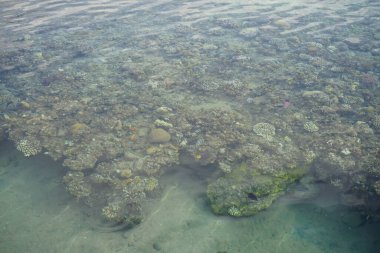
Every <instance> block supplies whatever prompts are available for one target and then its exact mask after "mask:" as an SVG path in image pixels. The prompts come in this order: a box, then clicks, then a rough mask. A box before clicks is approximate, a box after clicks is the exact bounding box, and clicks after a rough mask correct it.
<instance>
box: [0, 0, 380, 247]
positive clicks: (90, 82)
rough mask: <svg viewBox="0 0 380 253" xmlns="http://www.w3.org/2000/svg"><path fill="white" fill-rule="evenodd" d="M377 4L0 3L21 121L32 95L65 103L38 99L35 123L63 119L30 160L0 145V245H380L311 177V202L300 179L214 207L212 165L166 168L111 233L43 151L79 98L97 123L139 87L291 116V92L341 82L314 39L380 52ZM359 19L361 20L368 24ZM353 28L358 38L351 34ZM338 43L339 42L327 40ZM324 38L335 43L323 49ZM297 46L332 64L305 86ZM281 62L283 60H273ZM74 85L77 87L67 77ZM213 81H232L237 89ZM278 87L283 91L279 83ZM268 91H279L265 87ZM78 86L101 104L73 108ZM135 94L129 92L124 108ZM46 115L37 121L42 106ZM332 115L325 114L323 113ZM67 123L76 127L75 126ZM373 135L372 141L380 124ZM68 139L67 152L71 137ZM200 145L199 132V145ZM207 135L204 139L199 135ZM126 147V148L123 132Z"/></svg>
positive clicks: (8, 82)
mask: <svg viewBox="0 0 380 253" xmlns="http://www.w3.org/2000/svg"><path fill="white" fill-rule="evenodd" d="M377 11H379V12H377ZM378 13H380V4H379V3H378V2H377V1H364V0H359V1H348V0H347V1H346V0H342V1H339V0H338V1H335V0H334V1H308V0H296V1H285V0H274V1H265V2H262V1H256V0H254V1H234V0H226V1H219V0H218V1H210V0H199V1H169V0H167V1H165V0H159V1H121V0H120V1H119V0H118V1H111V0H109V1H107V0H104V1H98V0H92V1H57V0H49V1H22V0H18V1H7V0H5V1H1V2H0V24H1V26H0V46H1V53H2V59H1V60H0V67H1V71H0V75H1V76H0V88H1V89H4V90H6V91H7V92H10V93H13V95H14V97H17V96H18V95H19V94H22V95H20V96H19V97H21V99H25V100H26V101H29V103H26V104H25V103H24V104H21V107H24V108H23V109H25V111H26V114H27V115H26V116H25V118H26V117H29V116H30V115H29V114H28V113H27V110H29V109H30V108H29V107H33V105H34V102H35V101H37V102H35V104H49V103H50V102H51V101H53V103H54V101H58V100H60V99H62V102H60V103H58V102H57V106H56V105H54V106H51V107H48V109H46V108H44V109H41V108H33V109H32V110H33V111H34V112H35V113H36V115H37V114H38V115H39V116H38V117H35V118H32V119H31V120H30V124H31V126H33V125H36V126H38V124H39V123H38V121H46V120H47V121H50V120H51V121H57V122H59V121H60V118H59V117H60V116H62V124H61V125H59V124H56V126H55V127H57V128H56V129H55V128H54V131H56V132H57V134H56V135H57V136H55V137H57V138H55V137H54V138H53V137H51V142H52V144H51V146H50V145H47V144H46V142H45V143H44V145H45V146H44V150H43V152H40V154H38V155H37V156H30V157H24V156H23V154H22V153H21V152H19V151H18V150H17V149H16V148H15V147H14V146H15V145H14V144H13V143H10V142H8V141H7V140H3V141H2V142H1V144H0V253H3V252H4V253H11V252H28V253H37V252H39V253H41V252H47V253H48V252H49V253H53V252H57V253H61V252H62V253H64V252H84V253H85V252H92V253H97V252H99V253H100V252H128V253H154V252H163V253H164V252H165V253H174V252H182V253H191V252H194V253H195V252H196V253H227V252H228V253H233V252H234V253H237V252H240V253H251V252H255V253H287V252H289V253H290V252H292V253H298V252H308V253H322V252H326V253H327V252H334V253H340V252H342V253H343V252H344V253H359V252H360V253H377V252H380V224H379V223H378V222H377V223H376V222H372V220H370V219H369V220H368V221H366V220H365V218H364V217H363V216H362V215H361V213H360V212H358V211H356V209H355V208H352V207H349V206H347V205H346V204H347V203H346V202H344V201H342V199H341V197H340V196H339V193H338V192H337V190H336V189H335V188H334V187H332V186H331V185H328V184H326V183H320V184H318V185H316V187H317V188H318V194H317V196H315V195H313V198H299V197H297V195H296V193H297V187H296V186H293V188H292V187H290V188H289V190H288V191H287V194H285V195H284V196H282V197H280V198H279V199H278V200H277V201H276V202H275V203H274V204H273V205H272V206H270V208H268V209H267V210H265V211H262V212H260V213H258V214H256V215H255V216H253V217H248V218H236V217H227V216H216V215H214V214H213V213H212V212H211V210H210V207H209V205H208V202H207V197H206V196H205V195H206V194H205V192H206V189H207V184H208V180H209V179H208V178H207V175H205V174H207V173H205V174H202V173H194V171H193V170H192V169H190V168H188V167H185V166H180V165H178V166H175V167H174V168H173V169H171V170H168V172H166V173H164V174H163V175H162V176H161V178H160V184H161V185H162V193H161V194H160V196H159V197H157V198H154V199H152V200H150V201H146V202H145V203H143V206H144V211H143V212H144V219H143V222H142V223H141V224H139V225H138V226H136V227H134V228H133V229H130V230H122V231H116V232H110V231H109V229H108V227H106V226H104V224H102V223H101V221H99V213H96V211H93V210H91V208H89V207H88V206H87V205H85V204H84V203H82V202H80V201H77V200H76V199H75V198H74V197H73V196H71V195H70V194H69V193H68V191H67V190H66V189H65V184H64V183H63V182H62V178H63V177H64V176H65V175H66V173H67V171H68V168H67V167H64V166H62V165H61V164H62V160H61V159H60V158H61V157H60V156H57V158H58V161H54V160H52V159H51V158H50V157H49V155H50V156H52V157H53V158H55V155H56V153H54V152H55V150H54V148H53V147H55V146H54V145H55V144H54V142H56V141H58V140H59V141H61V139H62V138H61V137H62V136H60V134H61V133H60V131H61V129H64V127H62V125H65V124H73V125H75V124H74V123H75V121H74V120H67V118H68V117H69V116H70V115H68V114H69V113H72V112H68V111H69V110H68V111H67V112H66V111H65V108H70V106H72V108H74V109H73V111H75V113H78V115H79V116H73V118H75V117H77V118H82V117H83V118H86V117H91V115H90V116H88V115H89V114H90V113H94V114H93V115H92V116H94V115H95V117H94V118H93V121H92V122H95V121H96V120H98V119H97V118H101V117H103V116H104V115H108V114H107V110H114V109H115V110H117V106H115V105H117V104H118V103H120V100H123V99H125V100H127V99H131V100H133V99H135V97H134V96H136V94H139V93H136V94H134V93H132V92H131V95H130V94H129V91H128V89H130V90H131V91H133V90H134V89H146V90H147V91H149V94H153V95H154V97H155V99H159V98H162V99H163V100H169V101H170V103H169V104H170V105H171V106H172V107H175V106H176V105H178V107H180V106H181V105H184V106H185V107H186V106H189V108H190V107H191V108H196V107H197V106H200V105H202V106H204V107H205V108H207V107H208V106H210V107H211V108H213V107H221V108H227V109H230V108H233V109H234V110H237V111H239V108H245V109H247V108H248V109H247V110H249V111H250V112H252V115H254V117H257V119H258V122H260V120H261V121H265V119H266V117H267V114H268V113H270V114H271V115H275V116H276V115H280V114H286V110H287V107H288V106H290V107H289V110H288V111H293V110H294V111H296V110H297V108H295V106H296V105H297V104H300V105H302V103H300V102H299V100H297V99H298V98H297V97H294V98H293V97H292V92H293V91H295V90H297V87H299V89H300V90H302V89H304V88H305V87H306V89H309V90H313V89H312V88H310V87H311V86H313V85H315V80H317V79H326V80H327V79H329V78H331V79H340V80H343V81H347V80H348V77H346V73H345V72H344V71H345V70H344V69H343V70H342V69H340V68H338V67H337V68H333V67H334V66H332V65H331V62H334V60H335V58H334V57H331V58H329V59H328V60H331V62H326V59H323V57H322V56H321V55H322V53H321V55H319V51H318V50H320V49H321V48H320V47H325V48H324V49H323V50H325V51H327V50H331V54H334V52H336V51H335V50H341V49H339V48H338V49H337V47H338V46H342V47H347V49H346V48H345V49H344V50H342V51H343V52H346V53H347V54H345V55H344V56H345V57H350V56H352V55H353V54H351V53H350V52H349V49H350V47H352V49H354V50H357V51H360V55H359V56H357V57H358V58H357V59H358V62H360V61H361V60H362V59H363V58H365V57H366V56H369V55H371V53H372V55H371V57H372V56H373V55H376V54H380V51H375V50H376V46H373V47H372V52H367V51H366V44H367V45H368V43H369V44H371V45H377V46H378V47H379V48H380V45H379V43H378V42H376V41H375V38H377V40H379V39H380V30H379V29H378V28H374V27H373V26H374V25H373V23H371V22H373V21H374V20H376V21H377V22H378V23H380V16H379V14H378ZM366 26H368V27H369V28H370V29H368V30H366V29H364V28H363V27H366ZM252 27H253V28H254V29H250V28H252ZM256 27H260V29H256ZM266 33H268V35H265V34H266ZM375 33H377V36H375V35H373V34H375ZM335 35H336V36H338V35H339V36H340V37H339V38H335V37H334V36H335ZM354 35H358V37H360V38H365V41H364V42H363V41H360V42H358V41H356V39H357V37H355V36H354ZM258 37H259V38H260V39H256V38H258ZM297 37H300V38H302V39H305V41H306V42H307V43H310V44H308V46H307V47H308V48H307V49H306V51H308V52H309V53H310V55H312V56H313V57H311V58H310V57H309V58H302V57H308V56H307V55H306V56H305V54H303V55H302V53H301V54H299V53H298V51H297V50H301V49H299V48H297V47H295V46H294V45H295V44H297V43H300V42H299V41H298V39H297ZM289 38H290V39H289ZM369 38H371V39H372V40H373V41H371V39H369ZM345 39H346V40H347V41H348V42H347V41H346V44H344V43H342V44H339V43H335V42H336V41H337V40H342V41H344V40H345ZM326 41H328V42H326ZM306 42H305V43H306ZM292 43H294V44H292ZM307 43H306V44H307ZM329 43H331V45H334V46H331V47H327V46H326V44H329ZM334 43H335V44H334ZM376 43H377V44H376ZM300 44H302V43H300ZM343 44H344V45H343ZM322 45H323V46H322ZM347 45H349V46H347ZM373 48H375V49H373ZM379 50H380V49H379ZM321 51H322V50H321ZM23 52H25V54H23ZM295 55H297V57H300V58H302V60H300V61H301V62H302V61H305V62H307V64H305V65H309V66H310V65H312V66H313V67H312V69H313V70H315V69H318V71H321V72H318V71H317V72H318V73H322V72H323V71H324V70H325V69H327V68H331V69H334V70H332V71H331V72H332V73H333V74H332V76H323V75H322V76H317V75H316V76H314V74H315V73H309V74H310V77H309V79H308V78H305V79H302V81H305V80H306V79H307V80H309V81H310V83H305V82H302V83H301V84H300V83H297V80H295V81H294V80H293V79H292V80H290V79H291V78H290V77H289V75H290V76H291V77H293V74H289V73H293V72H296V71H297V70H302V69H304V68H305V66H304V65H302V64H295V63H294V62H296V61H294V57H295ZM342 55H343V54H342ZM352 57H353V58H354V56H352ZM355 57H356V55H355ZM298 60H299V59H298ZM287 61H288V62H289V67H290V68H291V69H290V70H283V68H282V67H281V68H280V67H279V66H284V65H286V63H287ZM335 63H336V62H335ZM366 64H368V65H371V64H372V63H363V64H359V63H358V64H357V65H358V66H357V68H358V69H359V70H360V71H362V72H363V73H364V72H367V73H368V76H365V78H367V79H365V80H364V81H362V83H364V85H366V86H369V88H373V87H372V86H374V84H373V82H375V83H376V82H377V83H378V81H379V80H378V79H377V80H376V78H375V81H373V80H372V79H371V78H372V77H373V75H374V76H375V77H376V75H377V76H378V75H379V73H380V72H379V69H378V68H374V69H371V70H370V71H366V68H367V65H366ZM342 65H344V64H342ZM373 65H374V64H373ZM131 66H132V67H131ZM371 66H372V65H371ZM293 67H294V68H293ZM345 67H347V68H351V67H352V66H351V65H348V64H347V65H346V66H345ZM368 68H370V67H368ZM363 69H364V70H363ZM273 73H275V74H273ZM355 74H357V73H355ZM355 74H353V76H355ZM357 75H359V74H357ZM273 76H276V78H272V77H273ZM356 77H357V76H356ZM302 78H303V77H302ZM360 78H361V77H357V79H360ZM300 79H301V78H300ZM362 79H363V77H362ZM362 79H360V80H362ZM70 82H71V83H74V85H70V86H69V85H68V86H67V87H66V86H65V85H66V84H67V83H70ZM347 82H348V81H347ZM241 83H245V85H246V86H247V87H246V86H244V85H241ZM263 83H264V84H267V83H268V84H269V86H270V85H273V87H275V88H273V90H272V88H271V87H266V86H265V85H263ZM219 84H222V86H223V85H225V84H230V86H231V87H232V88H231V89H229V87H230V86H228V85H225V86H223V87H221V86H218V85H219ZM339 85H340V84H337V85H336V86H334V87H339ZM350 85H351V87H352V89H351V88H350V89H349V90H350V91H349V92H347V93H349V94H350V95H351V96H347V97H344V96H343V95H342V97H340V98H339V99H340V100H342V101H343V102H341V101H340V102H341V103H343V104H344V105H349V106H351V107H352V108H354V109H356V108H357V107H359V106H357V105H358V104H360V103H361V104H360V106H362V105H363V104H364V105H363V107H364V106H368V107H370V106H369V105H367V104H366V101H361V102H355V100H354V95H355V89H356V86H355V85H358V84H355V83H354V84H351V83H350ZM282 86H284V87H287V88H284V90H282V88H281V87H282ZM290 86H291V87H292V88H289V87H290ZM120 87H123V89H122V90H120ZM226 87H227V88H226ZM294 87H295V88H294ZM315 87H316V88H315V89H316V90H317V89H322V88H321V87H319V86H318V85H315ZM240 88H241V89H242V90H243V91H242V90H240ZM293 88H294V90H293ZM323 88H324V87H323ZM124 89H125V90H124ZM244 89H247V90H248V91H249V92H248V91H245V90H244ZM256 89H257V93H256ZM267 90H270V91H273V94H275V95H276V96H273V97H270V96H269V98H268V97H265V96H264V95H265V92H266V91H267ZM326 90H327V89H326ZM376 91H378V90H376ZM220 92H221V93H223V95H221V97H222V98H223V99H220V96H219V95H220V94H219V93H220ZM246 92H247V94H248V93H249V94H250V95H251V96H250V95H249V94H248V95H247V94H246ZM345 92H346V91H345ZM345 92H342V94H343V93H344V95H346V93H345ZM261 93H262V94H264V95H262V94H261ZM78 94H79V97H80V103H81V104H82V105H86V106H88V107H89V108H90V107H91V106H94V107H96V110H94V111H91V109H89V110H88V111H86V109H80V108H79V109H78V108H75V106H78V105H77V104H76V102H78V101H77V98H78ZM215 94H216V95H215ZM11 97H12V98H11V99H10V100H6V101H5V102H4V101H0V106H1V108H0V109H1V116H2V119H1V121H0V123H1V124H2V125H3V124H4V125H5V124H8V123H6V122H7V120H9V119H8V118H9V117H10V118H12V110H13V109H14V108H12V106H13V104H17V103H18V102H19V101H17V102H16V100H18V99H19V98H13V96H11ZM301 97H302V96H301ZM375 97H376V94H375ZM2 98H3V95H2ZM285 98H290V102H289V101H288V102H289V103H290V105H285V104H283V99H285ZM350 99H351V100H350ZM262 100H264V101H262ZM301 100H302V98H301ZM346 100H347V101H348V102H347V101H346ZM268 101H269V102H268ZM133 103H138V100H137V102H136V101H134V102H131V103H130V104H128V105H133ZM144 103H146V101H145V100H144ZM4 104H5V106H4ZM58 104H59V105H58ZM49 106H50V105H49ZM108 106H110V107H108ZM19 107H20V106H19ZM300 107H302V106H300ZM142 108H144V106H142ZM145 108H148V109H146V111H144V112H143V113H145V114H142V115H141V117H140V118H141V119H139V120H141V121H144V120H145V119H146V118H147V116H146V115H149V113H150V111H149V110H150V109H151V108H150V107H149V104H148V105H147V106H146V107H145ZM16 109H17V108H16ZM139 109H140V107H139ZM284 109H286V110H284ZM328 109H330V108H327V109H326V111H327V110H328ZM333 109H334V108H333ZM376 109H377V108H375V110H376ZM8 110H9V111H8ZM55 110H56V111H57V112H58V113H56V114H55V113H54V112H55ZM51 111H53V113H52V114H51V115H47V118H46V117H45V116H46V115H45V114H46V113H49V112H51ZM87 113H88V114H87ZM350 113H351V112H348V113H347V115H348V116H347V117H345V118H344V120H342V121H344V122H345V123H346V121H348V122H349V121H353V122H354V121H358V120H361V118H360V116H358V114H355V113H352V115H351V114H350ZM151 114H153V112H151ZM342 114H344V113H342ZM344 116H345V115H344ZM20 117H21V118H23V115H22V114H21V115H20ZM350 117H351V118H350ZM52 118H53V120H52ZM63 118H65V119H63ZM137 118H138V117H137ZM347 118H348V119H347ZM164 119H165V118H164ZM65 120H67V121H65ZM113 120H114V119H113V118H111V117H110V118H106V117H105V119H104V122H102V123H99V125H101V124H108V123H109V125H112V124H114V125H115V126H114V127H112V128H116V125H117V122H116V123H115V122H114V121H113ZM329 120H330V119H329V118H328V117H326V119H325V121H326V122H327V121H329ZM9 121H10V122H12V121H11V120H9ZM90 121H91V120H90ZM90 121H88V122H90ZM146 121H148V120H146ZM331 121H333V120H331ZM4 122H5V123H4ZM131 122H132V123H131V125H133V124H135V121H131ZM136 122H138V121H137V120H136ZM127 123H129V122H127ZM87 124H88V125H90V123H87ZM321 124H322V123H321ZM379 124H380V123H379ZM371 126H372V125H371ZM17 127H18V126H17V124H16V125H15V126H14V125H13V126H12V127H11V128H12V131H14V132H15V133H17V129H18V128H17ZM19 127H20V129H22V126H19ZM70 127H71V125H66V128H69V129H70ZM37 128H38V127H37ZM301 128H302V126H301ZM33 131H34V130H33ZM33 131H32V132H33ZM42 131H46V132H49V131H50V129H47V128H46V129H45V128H44V129H43V130H42ZM62 131H63V130H62ZM71 131H72V132H75V131H76V130H75V131H74V130H73V128H72V127H71ZM78 131H81V130H78ZM99 131H100V132H102V131H104V132H106V131H108V129H106V130H104V129H101V130H99ZM377 131H378V130H377ZM131 132H133V131H132V130H131ZM279 132H281V129H279ZM5 135H6V134H5ZM62 135H64V134H62ZM73 135H75V134H73ZM46 136H48V135H46ZM78 136H81V135H80V134H79V135H78ZM374 136H375V137H373V139H374V140H378V132H375V135H374ZM49 138H50V137H46V139H49ZM96 138H97V136H95V137H94V140H95V139H96ZM10 139H12V138H10ZM46 139H44V140H46ZM78 139H80V138H78ZM301 141H302V140H301ZM64 142H65V144H64V146H65V147H66V148H68V150H69V149H70V147H72V146H75V145H76V143H77V140H75V138H73V139H67V140H65V141H64ZM378 143H379V142H378ZM197 144H198V141H197V143H196V144H194V146H196V145H197ZM202 144H203V143H202V139H199V145H202ZM127 145H129V146H133V143H132V139H130V140H129V141H128V143H127ZM192 145H193V144H192ZM57 146H59V145H58V144H57ZM50 147H52V150H49V148H50ZM330 148H331V147H330ZM45 149H46V150H47V151H46V150H45ZM132 149H133V148H132ZM45 151H46V152H45ZM44 152H45V153H46V154H43V153H44ZM57 153H58V151H57ZM197 172H200V171H197ZM334 180H336V178H334Z"/></svg>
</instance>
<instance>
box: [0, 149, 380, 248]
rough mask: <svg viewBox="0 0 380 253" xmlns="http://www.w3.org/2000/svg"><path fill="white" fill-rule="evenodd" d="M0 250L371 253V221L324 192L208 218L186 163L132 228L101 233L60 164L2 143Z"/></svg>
mask: <svg viewBox="0 0 380 253" xmlns="http://www.w3.org/2000/svg"><path fill="white" fill-rule="evenodd" d="M0 150H1V156H0V162H1V171H0V174H1V181H0V183H1V185H0V187H1V188H0V201H1V205H0V218H1V219H0V225H1V226H0V232H1V237H0V239H1V241H0V252H136V253H138V252H147V253H149V252H189V253H190V252H194V253H195V252H207V253H208V252H210V253H213V252H242V253H245V252H247V253H248V252H282V253H283V252H289V253H290V252H311V253H312V252H315V253H317V252H337V253H339V252H342V253H343V252H345V253H348V252H373V253H375V252H378V250H379V247H380V241H379V238H378V232H379V225H378V224H364V225H360V224H361V222H360V216H359V214H358V213H357V212H355V211H352V210H350V209H349V208H345V207H344V206H341V205H340V204H339V200H338V198H337V197H336V196H333V194H332V192H331V191H327V192H325V193H321V195H320V196H319V197H318V198H317V199H314V200H313V201H310V202H306V203H302V202H297V201H294V200H292V199H288V198H286V197H284V198H282V199H280V200H279V201H278V202H277V203H276V204H275V205H273V206H272V207H270V208H269V209H268V210H266V211H265V212H261V213H259V214H257V215H255V216H254V217H251V218H239V219H233V218H229V217H218V216H215V215H213V214H212V213H211V212H210V210H209V208H208V206H207V205H206V203H205V199H204V197H203V196H202V192H203V191H204V189H203V188H204V187H205V185H203V184H202V180H199V178H197V177H195V176H194V175H191V174H190V173H189V171H187V169H186V168H182V169H180V170H178V171H177V172H175V173H170V175H167V176H166V177H165V179H164V180H167V181H170V182H176V183H175V184H174V185H173V184H172V185H171V186H168V187H167V188H166V189H165V190H164V193H163V197H162V199H160V200H158V201H157V202H155V203H153V204H151V206H150V208H149V212H148V213H149V214H148V215H147V217H146V218H145V220H144V222H143V223H142V224H140V225H139V226H137V227H135V228H134V229H132V230H127V231H120V232H113V233H109V232H105V231H103V230H102V228H99V227H97V224H98V221H97V220H96V219H95V218H93V217H91V216H89V215H86V213H84V212H83V210H81V206H80V204H79V203H78V202H77V201H75V200H73V199H72V198H71V197H70V195H69V194H68V193H67V192H66V191H65V190H64V187H63V184H62V183H61V181H60V178H61V177H62V174H63V173H62V171H63V170H64V168H62V167H61V166H60V165H59V164H57V163H54V162H52V161H51V160H50V159H49V158H47V157H44V156H38V157H34V158H32V159H30V158H24V157H23V156H22V155H21V154H20V153H19V152H18V151H17V150H15V149H13V148H12V146H11V144H10V143H5V144H3V145H2V146H1V149H0Z"/></svg>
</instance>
